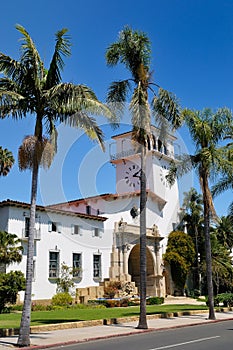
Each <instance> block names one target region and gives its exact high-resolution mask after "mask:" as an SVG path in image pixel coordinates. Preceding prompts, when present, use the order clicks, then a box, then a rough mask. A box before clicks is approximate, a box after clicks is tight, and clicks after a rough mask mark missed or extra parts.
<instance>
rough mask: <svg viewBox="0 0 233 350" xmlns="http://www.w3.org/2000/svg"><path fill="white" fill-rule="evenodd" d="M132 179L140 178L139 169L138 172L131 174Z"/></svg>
mask: <svg viewBox="0 0 233 350" xmlns="http://www.w3.org/2000/svg"><path fill="white" fill-rule="evenodd" d="M133 177H139V178H141V169H140V170H138V171H137V172H136V173H134V174H133Z"/></svg>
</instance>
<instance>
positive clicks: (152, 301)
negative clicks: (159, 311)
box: [146, 297, 164, 305]
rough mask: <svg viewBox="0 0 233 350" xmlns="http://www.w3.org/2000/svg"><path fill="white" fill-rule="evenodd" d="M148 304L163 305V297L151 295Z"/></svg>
mask: <svg viewBox="0 0 233 350" xmlns="http://www.w3.org/2000/svg"><path fill="white" fill-rule="evenodd" d="M146 303H147V305H161V304H163V303H164V298H163V297H150V298H147V300H146Z"/></svg>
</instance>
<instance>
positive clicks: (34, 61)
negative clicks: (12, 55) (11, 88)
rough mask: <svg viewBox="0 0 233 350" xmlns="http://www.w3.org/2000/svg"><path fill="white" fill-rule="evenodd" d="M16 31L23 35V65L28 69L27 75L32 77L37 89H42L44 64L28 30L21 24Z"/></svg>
mask: <svg viewBox="0 0 233 350" xmlns="http://www.w3.org/2000/svg"><path fill="white" fill-rule="evenodd" d="M16 29H17V30H18V31H19V32H20V33H21V34H22V35H23V37H22V38H21V41H22V44H21V51H22V55H21V60H20V62H21V65H22V66H25V67H26V68H27V73H28V74H29V75H31V78H32V80H31V84H32V83H33V85H34V86H35V88H36V89H40V88H41V86H40V82H41V80H43V75H44V65H43V62H42V60H41V58H40V55H39V53H38V51H37V49H36V46H35V44H34V42H33V40H32V38H31V37H30V35H29V34H28V32H27V31H26V29H25V28H24V27H23V26H21V25H19V24H17V25H16Z"/></svg>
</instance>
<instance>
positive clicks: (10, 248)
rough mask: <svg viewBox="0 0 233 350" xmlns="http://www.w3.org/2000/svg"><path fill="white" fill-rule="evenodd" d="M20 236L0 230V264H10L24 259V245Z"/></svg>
mask: <svg viewBox="0 0 233 350" xmlns="http://www.w3.org/2000/svg"><path fill="white" fill-rule="evenodd" d="M20 243H21V241H20V239H19V238H18V236H16V235H14V234H11V233H8V232H6V231H0V264H5V265H9V264H11V263H14V262H17V263H19V262H20V261H21V260H22V251H23V247H22V246H21V245H20Z"/></svg>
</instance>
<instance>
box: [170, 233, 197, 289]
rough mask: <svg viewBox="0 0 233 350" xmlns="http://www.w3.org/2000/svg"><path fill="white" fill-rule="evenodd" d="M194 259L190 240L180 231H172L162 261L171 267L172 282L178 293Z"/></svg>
mask: <svg viewBox="0 0 233 350" xmlns="http://www.w3.org/2000/svg"><path fill="white" fill-rule="evenodd" d="M194 258H195V247H194V244H193V241H192V238H191V237H190V236H188V235H187V234H186V233H184V232H181V231H172V232H171V233H170V234H169V237H168V244H167V250H166V253H165V254H164V261H166V262H167V263H168V264H169V265H170V267H171V275H172V280H173V282H174V284H175V287H176V288H177V292H178V293H181V294H182V293H183V290H184V286H185V282H186V278H187V275H188V272H189V269H190V267H191V266H192V264H193V262H194Z"/></svg>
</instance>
